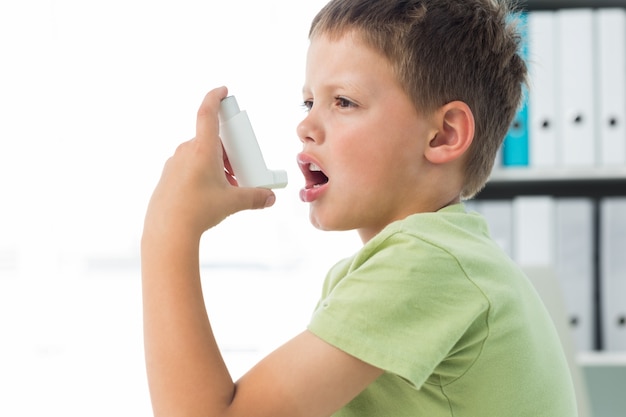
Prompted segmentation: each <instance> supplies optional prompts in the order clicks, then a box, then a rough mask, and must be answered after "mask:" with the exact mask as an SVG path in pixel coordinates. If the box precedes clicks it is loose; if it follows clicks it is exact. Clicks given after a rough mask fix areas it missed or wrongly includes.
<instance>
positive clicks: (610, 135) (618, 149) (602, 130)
mask: <svg viewBox="0 0 626 417" xmlns="http://www.w3.org/2000/svg"><path fill="white" fill-rule="evenodd" d="M595 28H596V32H595V50H596V59H595V60H594V61H595V62H596V70H597V74H598V76H597V77H596V80H597V84H596V92H597V95H596V100H597V103H598V120H597V122H598V137H597V144H598V165H602V166H624V165H625V164H626V11H625V10H624V9H621V8H607V9H597V10H596V11H595Z"/></svg>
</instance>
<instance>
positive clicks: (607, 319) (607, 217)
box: [600, 197, 626, 351]
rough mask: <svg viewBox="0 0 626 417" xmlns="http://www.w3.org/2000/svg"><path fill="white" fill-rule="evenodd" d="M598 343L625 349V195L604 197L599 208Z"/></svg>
mask: <svg viewBox="0 0 626 417" xmlns="http://www.w3.org/2000/svg"><path fill="white" fill-rule="evenodd" d="M600 216H601V217H600V224H601V226H600V303H601V305H602V309H601V314H602V319H601V323H602V332H601V334H602V345H603V348H604V349H605V350H609V351H617V350H621V351H624V350H626V197H607V198H604V199H603V200H602V202H601V210H600Z"/></svg>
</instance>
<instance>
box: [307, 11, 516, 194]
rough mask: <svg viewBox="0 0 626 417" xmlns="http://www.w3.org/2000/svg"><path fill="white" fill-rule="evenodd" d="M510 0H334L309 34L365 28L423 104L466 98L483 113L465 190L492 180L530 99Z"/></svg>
mask: <svg viewBox="0 0 626 417" xmlns="http://www.w3.org/2000/svg"><path fill="white" fill-rule="evenodd" d="M512 11H513V7H512V5H511V4H510V3H508V2H507V1H506V0H395V1H391V0H331V1H330V2H329V3H328V4H327V5H326V6H325V7H324V8H323V9H322V10H321V11H320V12H319V13H318V14H317V16H316V17H315V18H314V19H313V22H312V24H311V29H310V32H309V38H311V39H313V38H314V37H316V36H320V35H324V36H329V37H330V38H338V37H340V36H342V35H344V34H345V33H346V32H349V31H355V32H356V34H357V35H359V37H360V38H361V39H362V40H363V41H364V42H365V43H366V44H367V45H368V46H370V47H372V48H373V49H374V50H376V51H378V52H379V53H381V54H382V55H383V56H385V57H386V58H387V59H389V61H390V62H391V64H392V67H393V69H394V71H395V73H396V74H395V75H396V77H397V79H398V80H399V82H400V83H401V84H402V85H403V87H404V88H405V91H406V92H407V94H408V95H409V97H410V98H411V99H412V101H413V103H414V105H415V107H416V109H417V110H418V111H421V112H424V113H426V114H428V113H429V112H432V111H434V110H436V109H437V108H439V107H441V106H443V105H445V104H446V103H449V102H451V101H455V100H460V101H463V102H465V103H466V104H467V105H468V106H469V107H470V108H471V110H472V113H473V115H474V119H475V125H476V126H475V135H474V141H473V143H472V145H471V147H470V148H469V150H468V155H467V160H466V167H465V177H466V179H465V184H464V187H463V189H462V190H461V197H462V198H464V199H467V198H471V197H472V196H474V195H475V194H476V193H477V192H478V191H480V190H481V189H482V187H483V186H484V185H485V183H486V182H487V180H488V178H489V175H490V173H491V169H492V168H493V164H494V161H495V158H496V153H497V150H498V148H499V147H500V145H501V144H502V141H503V139H504V136H505V135H506V132H507V130H508V129H509V126H510V124H511V121H512V120H513V117H514V116H515V113H516V111H517V109H518V107H519V104H520V102H521V100H522V84H525V83H526V72H527V70H526V64H525V63H524V60H523V59H522V57H521V56H520V55H519V48H520V44H521V36H520V34H519V33H518V31H517V27H516V21H515V19H513V18H512V16H513V15H512V13H511V12H512Z"/></svg>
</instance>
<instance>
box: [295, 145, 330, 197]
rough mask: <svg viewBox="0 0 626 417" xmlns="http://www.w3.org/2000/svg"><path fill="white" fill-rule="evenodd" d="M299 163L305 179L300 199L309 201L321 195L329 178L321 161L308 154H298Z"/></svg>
mask: <svg viewBox="0 0 626 417" xmlns="http://www.w3.org/2000/svg"><path fill="white" fill-rule="evenodd" d="M298 165H299V166H300V170H301V171H302V174H304V180H305V184H304V188H303V189H302V190H300V199H301V200H302V201H304V202H307V203H309V202H312V201H314V200H316V199H318V198H319V197H320V196H321V193H322V192H323V191H324V190H325V189H326V186H327V185H328V181H329V178H328V176H327V175H326V173H325V172H324V170H323V169H322V168H321V167H320V165H319V163H318V162H316V161H315V160H314V159H313V158H312V157H310V156H308V155H306V154H300V155H298Z"/></svg>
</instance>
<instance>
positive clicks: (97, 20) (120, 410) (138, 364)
mask: <svg viewBox="0 0 626 417" xmlns="http://www.w3.org/2000/svg"><path fill="white" fill-rule="evenodd" d="M323 3H325V0H316V1H306V2H294V1H288V0H274V1H265V2H258V1H253V0H246V1H237V2H228V1H222V2H214V1H208V0H207V1H200V0H180V1H176V2H164V1H148V0H108V1H101V2H96V1H85V0H22V1H13V0H0V338H1V342H0V415H3V416H11V417H13V416H32V415H37V414H38V413H42V412H45V413H47V415H64V416H73V415H76V416H85V415H90V416H99V415H102V416H105V415H106V416H109V415H114V413H115V415H134V416H142V415H149V413H150V410H149V402H148V397H147V389H146V386H145V378H144V370H143V358H142V344H141V302H140V288H139V269H138V261H139V259H138V241H139V238H140V235H141V227H142V221H143V214H144V210H145V207H146V204H147V200H148V198H149V196H150V193H151V191H152V189H153V187H154V185H155V184H156V181H157V180H158V177H159V175H160V171H161V168H162V166H163V163H164V161H165V159H166V158H167V157H168V156H169V155H171V153H172V152H173V151H174V149H175V147H176V146H177V145H178V143H180V142H182V141H184V140H187V139H189V138H191V137H192V136H193V132H194V124H195V112H196V109H197V107H198V105H199V103H200V101H201V99H202V97H203V96H204V94H205V92H206V91H208V90H209V89H211V88H213V87H216V86H219V85H227V86H228V87H229V88H230V91H231V93H233V94H236V95H237V96H238V101H239V103H240V105H241V107H242V108H245V109H246V110H248V113H249V116H250V118H251V119H252V122H253V124H254V126H255V130H256V133H257V136H258V138H259V141H260V142H261V147H262V148H263V150H264V155H265V158H266V160H267V163H268V166H269V167H270V168H282V169H287V170H288V172H289V176H290V184H289V186H288V187H287V188H286V189H285V190H278V191H277V195H278V202H277V205H276V206H275V207H274V208H272V209H271V210H267V211H263V212H254V213H244V214H241V215H239V216H235V217H233V218H231V219H229V220H228V221H227V222H226V223H225V224H223V225H220V226H219V227H218V228H217V229H216V230H214V231H212V232H210V233H209V234H207V235H206V236H205V239H204V241H203V247H202V251H203V253H202V262H203V264H204V265H205V266H206V268H205V271H206V274H207V276H206V277H205V280H206V281H207V282H206V287H205V291H207V292H210V294H209V295H208V297H207V299H208V300H209V301H210V305H209V310H210V312H211V314H212V319H213V320H214V322H215V326H216V332H217V333H218V335H221V337H222V339H221V340H223V344H224V345H227V346H226V348H227V349H229V350H230V352H231V353H229V354H227V359H228V360H229V361H230V363H229V366H231V369H233V373H235V374H240V373H241V372H243V371H244V370H245V368H246V367H247V365H248V364H249V363H250V362H253V361H255V360H257V359H258V357H259V356H261V355H262V354H264V353H265V352H266V351H267V350H268V349H270V348H271V347H272V346H273V345H274V344H275V343H278V342H279V340H281V339H284V338H285V337H288V335H289V334H293V332H295V331H299V329H301V328H303V326H304V325H306V319H307V317H308V314H309V312H310V311H311V309H312V308H313V305H312V304H313V303H314V302H315V300H316V297H317V295H318V287H319V284H320V283H321V280H322V279H323V273H324V270H325V269H326V268H327V267H328V266H329V265H330V264H332V263H333V262H334V261H335V260H336V258H337V256H341V255H348V254H350V253H351V252H352V251H353V249H354V248H356V247H357V242H356V240H357V239H356V237H355V236H353V235H352V234H349V235H344V234H331V235H330V236H328V237H326V236H322V234H321V233H320V232H317V231H315V230H313V229H312V228H311V226H310V225H309V224H308V221H307V210H308V209H307V207H306V206H305V205H304V204H303V203H301V202H300V201H299V200H298V190H299V188H300V187H301V185H302V184H303V180H302V178H301V175H300V173H299V171H298V169H297V167H296V164H295V155H296V153H297V152H298V150H299V141H298V139H297V136H296V134H295V127H296V124H297V123H298V121H299V120H300V118H301V117H303V113H302V108H301V107H300V103H301V94H300V90H301V86H302V82H303V69H304V57H305V53H306V46H307V39H306V35H307V31H308V27H309V23H310V20H311V19H312V17H313V16H314V14H315V12H316V11H317V10H318V9H319V8H320V7H321V6H322V4H323ZM235 264H236V265H235ZM233 265H235V266H233ZM225 266H226V268H225ZM228 316H230V317H231V318H230V319H228V318H227V317H228ZM235 329H236V331H235ZM259 329H265V330H259ZM241 334H244V335H245V334H249V335H250V338H249V339H246V338H245V337H244V338H241V337H240V336H239V335H241ZM235 335H237V336H235ZM229 358H230V359H229Z"/></svg>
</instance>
